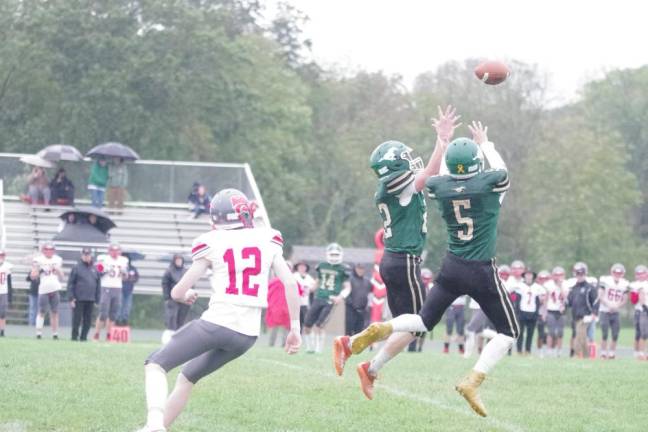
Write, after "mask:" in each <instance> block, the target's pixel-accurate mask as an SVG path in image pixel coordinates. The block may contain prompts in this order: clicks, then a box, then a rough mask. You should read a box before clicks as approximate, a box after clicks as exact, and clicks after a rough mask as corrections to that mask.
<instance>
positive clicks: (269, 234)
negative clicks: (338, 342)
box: [191, 228, 283, 336]
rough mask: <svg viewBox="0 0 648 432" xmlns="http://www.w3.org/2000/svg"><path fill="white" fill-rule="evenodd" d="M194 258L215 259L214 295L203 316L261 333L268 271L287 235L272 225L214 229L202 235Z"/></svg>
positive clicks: (236, 328) (239, 329) (244, 331)
mask: <svg viewBox="0 0 648 432" xmlns="http://www.w3.org/2000/svg"><path fill="white" fill-rule="evenodd" d="M191 253H192V256H193V259H194V260H197V259H206V260H208V261H209V262H210V263H211V268H212V275H211V286H212V291H213V293H212V296H211V299H210V300H209V308H208V309H207V310H206V311H205V312H204V313H203V315H202V319H203V320H205V321H208V322H211V323H213V324H217V325H220V326H223V327H227V328H229V329H231V330H234V331H236V332H239V333H242V334H245V335H248V336H258V335H259V333H260V331H261V310H262V309H263V308H265V307H267V306H268V301H267V299H268V275H269V274H270V268H271V267H272V264H273V262H274V259H275V256H277V255H283V238H282V237H281V233H279V231H276V230H273V229H269V228H250V229H234V230H213V231H209V232H206V233H204V234H202V235H200V236H199V237H198V238H196V240H194V242H193V247H192V250H191Z"/></svg>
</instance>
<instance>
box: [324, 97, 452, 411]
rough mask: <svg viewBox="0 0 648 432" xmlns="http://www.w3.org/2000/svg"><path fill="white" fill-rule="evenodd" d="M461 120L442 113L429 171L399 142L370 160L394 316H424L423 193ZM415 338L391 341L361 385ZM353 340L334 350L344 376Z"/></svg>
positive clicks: (365, 369)
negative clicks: (422, 314)
mask: <svg viewBox="0 0 648 432" xmlns="http://www.w3.org/2000/svg"><path fill="white" fill-rule="evenodd" d="M458 119H459V117H458V116H456V115H455V109H454V108H452V107H450V106H448V107H447V108H446V109H445V111H444V110H441V108H439V117H438V119H435V120H434V121H433V125H434V128H435V129H436V132H437V142H436V147H435V149H434V152H433V153H432V157H431V158H430V161H429V162H428V165H427V166H426V167H423V162H422V160H421V158H416V159H414V158H412V156H411V149H410V148H409V147H407V146H406V145H405V144H403V143H401V142H398V141H387V142H384V143H382V144H380V145H379V146H378V147H376V149H375V150H374V151H373V153H372V154H371V157H370V158H369V164H370V167H371V169H372V170H373V172H374V173H375V174H376V176H377V177H378V188H377V192H376V194H375V203H376V210H377V211H378V213H379V214H380V216H381V217H382V220H383V226H384V230H385V231H384V232H385V234H384V239H385V252H384V254H383V257H382V260H381V262H380V276H381V277H382V280H383V282H384V283H385V285H386V287H387V302H388V304H389V310H390V311H391V313H392V315H393V316H399V315H401V314H415V313H418V312H419V311H420V309H421V306H422V305H423V301H424V299H425V288H424V287H423V283H422V281H421V268H420V265H421V252H422V251H423V246H424V244H425V239H426V233H427V227H426V222H427V213H426V208H425V197H424V195H423V189H424V188H425V181H426V180H427V179H428V178H429V177H430V176H433V175H436V174H438V173H439V169H440V166H441V161H442V159H443V153H444V151H445V149H446V147H447V145H448V143H449V142H450V139H451V138H452V135H453V134H454V130H455V128H457V127H458V126H459V124H457V121H458ZM415 337H416V335H415V334H414V333H399V334H395V335H394V336H393V337H391V338H390V339H389V340H388V341H387V343H386V344H385V345H384V346H383V347H382V348H381V349H380V351H379V352H378V354H377V355H376V356H375V357H374V358H373V359H372V360H371V362H364V363H361V364H360V365H359V366H358V368H357V372H358V374H359V376H360V379H361V382H362V380H363V379H364V377H366V376H370V377H371V378H375V376H376V375H377V373H378V370H379V369H380V368H381V367H382V366H383V365H384V364H385V363H386V362H387V361H389V360H390V359H391V358H393V357H394V356H395V355H397V354H398V353H399V352H401V351H402V350H403V348H405V347H406V346H407V345H409V343H410V342H412V340H414V338H415ZM352 340H353V337H348V336H340V337H339V338H337V339H336V340H335V343H334V345H333V364H334V367H335V370H336V372H337V373H338V374H339V375H341V374H342V372H343V370H344V364H345V362H346V360H347V359H348V358H349V356H350V355H351V341H352ZM364 390H366V389H364ZM365 395H366V396H367V397H368V398H369V399H371V397H372V394H371V391H369V392H367V391H365Z"/></svg>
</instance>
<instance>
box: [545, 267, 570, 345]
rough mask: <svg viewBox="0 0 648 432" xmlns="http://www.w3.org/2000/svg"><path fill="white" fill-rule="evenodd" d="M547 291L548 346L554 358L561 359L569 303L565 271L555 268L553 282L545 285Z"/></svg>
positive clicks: (552, 273) (552, 275) (552, 276)
mask: <svg viewBox="0 0 648 432" xmlns="http://www.w3.org/2000/svg"><path fill="white" fill-rule="evenodd" d="M545 288H546V289H547V345H548V346H549V353H550V354H551V355H552V356H553V357H560V354H561V353H562V341H563V335H564V332H565V306H566V302H567V294H568V290H567V285H566V284H565V269H564V268H562V267H554V269H553V270H552V271H551V280H550V281H548V282H547V283H546V284H545Z"/></svg>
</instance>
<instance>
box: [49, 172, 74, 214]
mask: <svg viewBox="0 0 648 432" xmlns="http://www.w3.org/2000/svg"><path fill="white" fill-rule="evenodd" d="M49 188H50V191H51V200H52V204H55V205H61V206H72V205H74V184H73V183H72V182H71V181H70V179H68V178H67V176H66V175H65V169H64V168H59V169H58V171H56V176H55V177H54V178H53V179H52V181H51V182H50V185H49Z"/></svg>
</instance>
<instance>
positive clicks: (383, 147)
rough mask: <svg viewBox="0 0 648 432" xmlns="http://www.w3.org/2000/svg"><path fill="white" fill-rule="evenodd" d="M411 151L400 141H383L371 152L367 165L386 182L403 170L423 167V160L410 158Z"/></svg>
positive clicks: (416, 169)
mask: <svg viewBox="0 0 648 432" xmlns="http://www.w3.org/2000/svg"><path fill="white" fill-rule="evenodd" d="M411 152H412V149H411V148H409V147H407V146H406V145H405V144H403V143H402V142H400V141H385V142H384V143H382V144H380V145H379V146H378V147H376V148H375V150H374V151H373V152H372V153H371V156H370V157H369V166H370V167H371V169H372V170H373V171H374V172H375V173H376V175H377V176H378V179H379V180H380V181H381V182H383V183H388V182H390V181H392V180H394V179H395V178H396V177H399V176H401V175H403V173H405V172H408V171H413V172H417V171H420V170H422V169H423V160H422V159H421V158H420V157H417V158H416V159H414V158H412V153H411Z"/></svg>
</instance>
